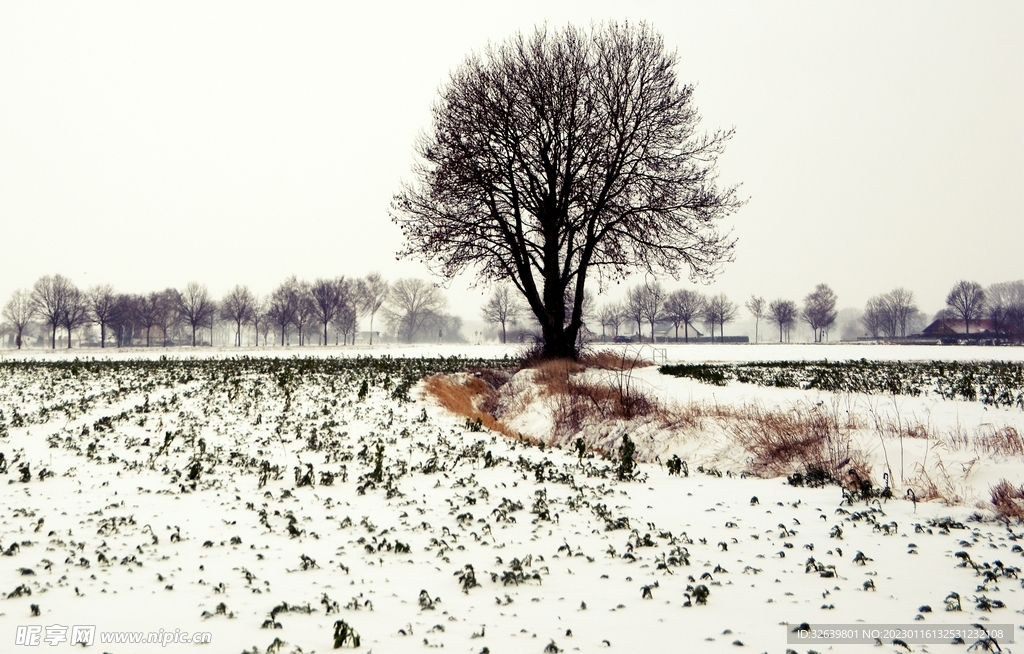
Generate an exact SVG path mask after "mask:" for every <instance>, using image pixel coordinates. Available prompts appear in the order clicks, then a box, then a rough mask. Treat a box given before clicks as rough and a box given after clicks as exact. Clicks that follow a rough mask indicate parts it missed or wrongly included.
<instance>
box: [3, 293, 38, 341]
mask: <svg viewBox="0 0 1024 654" xmlns="http://www.w3.org/2000/svg"><path fill="white" fill-rule="evenodd" d="M34 315H35V306H34V305H33V303H32V294H31V293H29V292H28V291H25V290H22V289H18V290H16V291H14V292H13V293H11V299H9V300H7V304H5V305H4V311H3V316H4V319H5V320H6V321H7V322H9V323H11V327H13V328H14V343H15V344H16V345H17V346H18V349H19V350H20V349H21V346H22V341H23V338H22V336H23V335H24V333H25V328H26V327H28V325H29V323H31V322H32V317H33V316H34Z"/></svg>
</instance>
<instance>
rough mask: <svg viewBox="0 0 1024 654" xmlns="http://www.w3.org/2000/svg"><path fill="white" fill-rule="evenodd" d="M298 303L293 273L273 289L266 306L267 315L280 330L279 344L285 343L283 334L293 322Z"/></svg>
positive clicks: (297, 282) (296, 286)
mask: <svg viewBox="0 0 1024 654" xmlns="http://www.w3.org/2000/svg"><path fill="white" fill-rule="evenodd" d="M298 305H299V281H298V280H297V279H296V278H295V276H294V275H292V276H291V277H289V278H288V279H286V280H284V282H282V283H281V285H280V286H278V287H277V288H276V289H274V292H273V293H272V294H271V296H270V302H269V305H268V307H267V316H268V317H269V318H270V320H271V322H273V323H274V324H275V325H277V327H278V328H279V329H280V330H281V346H282V347H283V346H284V344H285V335H286V334H287V333H288V327H289V325H291V324H293V323H294V322H295V311H296V309H297V308H298Z"/></svg>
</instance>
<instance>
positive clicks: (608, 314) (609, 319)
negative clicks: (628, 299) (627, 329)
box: [597, 302, 622, 341]
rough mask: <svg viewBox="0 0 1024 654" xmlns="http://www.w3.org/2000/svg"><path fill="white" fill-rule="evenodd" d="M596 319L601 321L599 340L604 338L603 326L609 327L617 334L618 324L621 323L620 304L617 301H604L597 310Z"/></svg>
mask: <svg viewBox="0 0 1024 654" xmlns="http://www.w3.org/2000/svg"><path fill="white" fill-rule="evenodd" d="M597 320H598V322H600V323H601V340H602V341H603V340H606V338H605V328H606V327H610V328H611V329H612V330H613V331H614V332H615V333H614V335H615V336H618V335H619V325H621V324H622V305H621V304H619V303H618V302H606V303H605V304H603V305H602V306H601V308H600V309H598V311H597Z"/></svg>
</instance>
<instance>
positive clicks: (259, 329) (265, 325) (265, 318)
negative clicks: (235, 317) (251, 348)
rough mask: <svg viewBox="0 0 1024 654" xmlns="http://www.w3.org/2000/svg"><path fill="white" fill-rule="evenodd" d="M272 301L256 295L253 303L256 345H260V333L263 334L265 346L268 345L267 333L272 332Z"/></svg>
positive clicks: (252, 316) (253, 326) (252, 317)
mask: <svg viewBox="0 0 1024 654" xmlns="http://www.w3.org/2000/svg"><path fill="white" fill-rule="evenodd" d="M269 311H270V302H269V300H268V299H267V298H265V297H264V298H261V297H258V296H257V297H255V298H254V300H253V303H252V315H251V319H252V329H253V331H254V332H256V347H259V346H260V334H263V346H264V347H266V346H267V334H268V333H269V332H270V317H269V315H268V313H269Z"/></svg>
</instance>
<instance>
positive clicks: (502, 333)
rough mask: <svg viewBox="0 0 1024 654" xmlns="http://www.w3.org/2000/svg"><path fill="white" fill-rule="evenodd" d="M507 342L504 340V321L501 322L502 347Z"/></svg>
mask: <svg viewBox="0 0 1024 654" xmlns="http://www.w3.org/2000/svg"><path fill="white" fill-rule="evenodd" d="M507 342H508V341H507V340H506V338H505V321H504V320H502V321H501V344H502V345H504V344H505V343H507Z"/></svg>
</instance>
